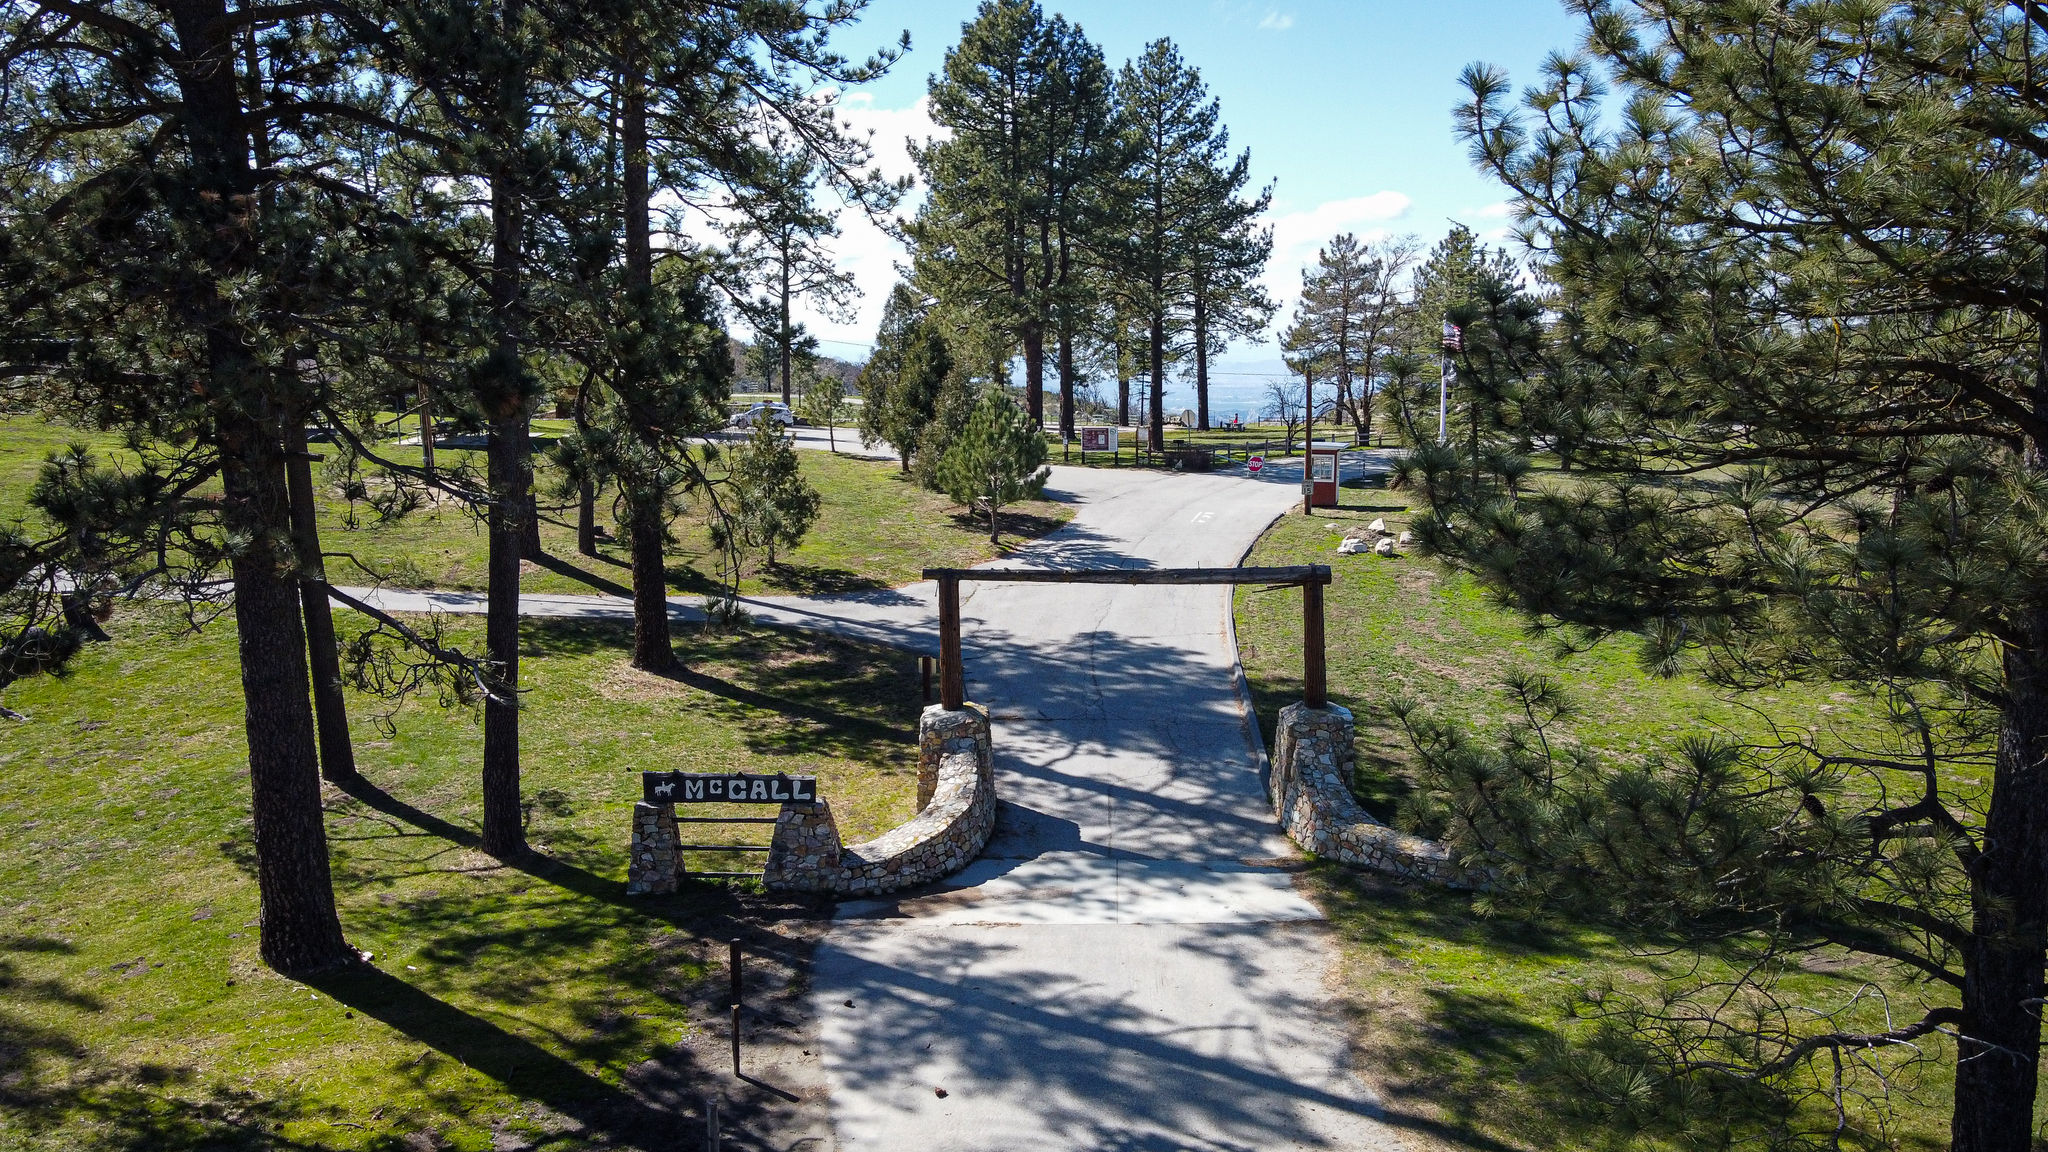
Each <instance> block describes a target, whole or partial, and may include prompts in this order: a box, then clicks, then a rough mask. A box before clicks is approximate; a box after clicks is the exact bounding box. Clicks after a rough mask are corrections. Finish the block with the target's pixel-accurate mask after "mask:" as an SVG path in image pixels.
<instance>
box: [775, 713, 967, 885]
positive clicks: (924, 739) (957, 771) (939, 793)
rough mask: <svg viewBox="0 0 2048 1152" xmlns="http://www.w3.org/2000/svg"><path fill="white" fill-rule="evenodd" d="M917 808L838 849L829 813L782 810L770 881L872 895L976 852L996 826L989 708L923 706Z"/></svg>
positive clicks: (955, 867) (921, 879) (946, 871)
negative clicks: (863, 839)
mask: <svg viewBox="0 0 2048 1152" xmlns="http://www.w3.org/2000/svg"><path fill="white" fill-rule="evenodd" d="M917 800H918V813H917V815H916V817H914V818H913V819H911V821H910V822H909V823H907V824H900V825H898V826H896V827H895V828H892V829H890V830H889V831H887V832H884V833H883V834H882V835H880V836H877V837H875V838H874V839H873V840H869V841H867V842H866V843H862V844H850V845H847V846H845V847H843V848H842V847H840V846H839V843H838V840H839V834H838V830H837V829H836V828H832V829H831V831H830V835H829V842H828V839H827V837H826V833H825V830H824V829H825V827H827V826H829V825H830V822H831V812H830V809H829V808H828V807H827V806H826V805H825V804H824V803H819V804H817V805H806V806H804V807H806V808H821V809H825V811H824V812H823V813H822V817H821V816H820V815H819V814H812V813H798V814H791V812H790V808H785V809H784V810H783V811H784V813H785V815H784V817H783V819H782V820H781V821H778V822H777V824H776V826H775V848H774V850H772V851H770V852H769V854H768V886H769V887H770V888H776V889H783V890H789V891H798V892H832V893H836V894H838V895H842V896H877V895H881V894H882V893H885V892H894V891H896V890H897V889H899V888H908V887H911V886H913V885H916V884H924V883H928V882H930V881H933V880H937V879H939V878H940V877H942V876H949V875H951V874H953V873H955V872H958V871H959V870H960V869H962V868H965V867H966V866H967V865H968V864H969V863H970V862H971V861H973V859H974V858H975V857H976V856H979V855H980V854H981V849H982V846H983V845H985V844H987V843H988V837H989V833H990V832H993V831H994V830H995V825H996V783H995V761H994V757H993V754H992V751H991V749H990V747H989V736H988V713H987V712H986V711H985V710H983V709H981V708H979V707H977V706H975V705H973V704H969V705H968V706H967V707H966V708H964V709H962V710H960V711H958V712H949V711H947V710H946V709H945V708H942V707H940V706H938V705H933V706H932V707H929V708H926V709H925V710H924V715H923V716H922V717H921V718H919V720H918V725H917Z"/></svg>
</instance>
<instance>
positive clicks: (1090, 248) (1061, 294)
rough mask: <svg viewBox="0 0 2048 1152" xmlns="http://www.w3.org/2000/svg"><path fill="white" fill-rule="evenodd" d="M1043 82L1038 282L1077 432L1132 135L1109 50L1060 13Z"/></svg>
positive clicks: (1070, 426) (1063, 430) (1064, 407)
mask: <svg viewBox="0 0 2048 1152" xmlns="http://www.w3.org/2000/svg"><path fill="white" fill-rule="evenodd" d="M1042 51H1043V53H1044V56H1045V59H1046V63H1045V69H1044V73H1045V80H1044V85H1043V87H1042V89H1041V91H1040V92H1039V94H1038V97H1037V103H1038V105H1039V106H1040V109H1041V115H1040V117H1039V124H1040V126H1041V134H1042V137H1043V139H1042V141H1041V142H1040V143H1039V144H1038V145H1037V147H1035V148H1034V149H1033V151H1034V153H1035V154H1037V155H1039V156H1042V157H1044V160H1043V162H1042V163H1043V167H1044V183H1045V211H1044V218H1045V225H1046V226H1045V227H1041V228H1040V229H1039V230H1038V235H1037V249H1038V252H1037V262H1038V265H1039V267H1040V272H1039V275H1038V280H1039V282H1040V283H1041V284H1043V285H1044V289H1045V293H1046V295H1047V296H1048V297H1049V299H1050V302H1051V308H1050V312H1051V323H1052V326H1053V329H1054V333H1055V336H1056V338H1057V341H1058V361H1059V366H1058V367H1059V377H1060V414H1059V427H1060V435H1061V436H1062V437H1065V438H1069V439H1071V438H1072V437H1073V435H1074V390H1075V388H1076V387H1078V386H1079V381H1080V376H1079V369H1078V365H1077V355H1078V350H1077V347H1076V345H1077V343H1078V341H1079V340H1080V339H1081V338H1082V336H1083V334H1084V328H1085V325H1086V319H1085V318H1086V317H1087V315H1088V312H1089V309H1090V307H1091V305H1092V304H1093V301H1094V290H1095V288H1096V286H1097V284H1098V283H1099V280H1098V278H1097V277H1095V276H1092V275H1090V267H1091V265H1093V264H1098V263H1100V262H1101V261H1102V260H1104V259H1105V258H1106V257H1109V256H1110V255H1111V254H1112V253H1113V251H1114V247H1115V244H1114V241H1113V240H1109V237H1110V236H1112V235H1114V232H1115V230H1116V228H1117V224H1118V221H1119V218H1120V215H1121V213H1120V211H1119V208H1120V206H1119V205H1117V204H1116V203H1115V202H1114V200H1113V198H1112V197H1111V195H1110V193H1111V190H1112V189H1113V188H1114V186H1115V185H1114V182H1115V179H1116V178H1117V177H1118V176H1119V175H1121V173H1122V170H1123V168H1124V166H1125V162H1126V157H1125V155H1124V149H1125V146H1126V145H1127V143H1128V136H1127V135H1126V134H1124V133H1121V132H1119V131H1118V130H1117V124H1116V117H1115V114H1114V112H1113V111H1112V108H1111V104H1110V89H1111V77H1110V73H1109V69H1108V67H1107V66H1105V65H1104V63H1103V60H1102V50H1101V49H1100V48H1097V47H1096V46H1095V45H1094V44H1093V43H1091V42H1090V41H1089V40H1088V37H1087V36H1086V35H1084V34H1083V33H1082V31H1081V29H1080V27H1079V26H1078V25H1071V24H1068V23H1067V21H1066V19H1065V18H1064V17H1054V19H1053V21H1052V23H1051V24H1049V25H1048V26H1047V27H1046V30H1045V38H1044V47H1043V49H1042Z"/></svg>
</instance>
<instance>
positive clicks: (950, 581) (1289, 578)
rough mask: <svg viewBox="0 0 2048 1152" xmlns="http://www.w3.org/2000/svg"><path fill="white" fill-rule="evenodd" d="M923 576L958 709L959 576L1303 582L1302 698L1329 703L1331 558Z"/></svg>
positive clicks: (946, 700) (943, 674)
mask: <svg viewBox="0 0 2048 1152" xmlns="http://www.w3.org/2000/svg"><path fill="white" fill-rule="evenodd" d="M924 578H925V579H927V580H936V581H938V585H939V704H940V705H941V706H942V707H944V708H945V709H946V710H947V711H950V712H957V711H959V710H960V709H962V708H964V707H966V706H967V676H966V673H965V671H964V670H963V668H962V666H961V660H960V582H961V581H962V580H979V581H984V582H995V581H1002V582H1004V583H1011V584H1145V585H1151V584H1198V585H1199V584H1264V585H1267V586H1269V587H1276V588H1284V587H1287V586H1289V585H1295V584H1298V585H1300V586H1301V611H1302V620H1301V624H1302V629H1301V631H1302V635H1301V641H1302V670H1301V685H1302V693H1301V696H1302V702H1303V703H1305V704H1307V705H1308V706H1309V707H1311V708H1324V707H1327V706H1328V705H1329V674H1328V665H1327V664H1326V663H1325V656H1324V651H1323V647H1324V645H1323V588H1324V587H1325V586H1326V585H1328V584H1329V583H1330V568H1329V565H1327V564H1291V565H1288V566H1286V567H1276V568H1088V569H1078V570H1072V571H1067V570H1061V569H1052V568H927V569H925V570H924Z"/></svg>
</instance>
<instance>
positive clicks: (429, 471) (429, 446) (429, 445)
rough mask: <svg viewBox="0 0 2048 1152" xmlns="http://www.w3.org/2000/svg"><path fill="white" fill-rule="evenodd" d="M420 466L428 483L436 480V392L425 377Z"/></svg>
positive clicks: (422, 380) (422, 392)
mask: <svg viewBox="0 0 2048 1152" xmlns="http://www.w3.org/2000/svg"><path fill="white" fill-rule="evenodd" d="M423 371H424V369H423ZM420 465H421V469H422V470H423V471H424V472H425V473H426V475H427V482H428V483H430V484H431V483H433V480H434V391H433V385H431V384H429V383H427V378H426V377H425V376H421V377H420Z"/></svg>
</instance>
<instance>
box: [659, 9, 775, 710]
mask: <svg viewBox="0 0 2048 1152" xmlns="http://www.w3.org/2000/svg"><path fill="white" fill-rule="evenodd" d="M623 56H624V59H625V62H626V67H625V74H624V76H623V77H622V78H621V79H622V80H623V83H622V85H621V93H620V96H621V99H620V102H619V104H620V116H619V143H620V147H621V152H622V155H623V157H624V160H625V165H624V169H623V171H622V173H621V175H622V180H621V188H622V191H623V193H624V198H625V204H624V209H625V229H626V237H625V239H626V296H627V299H628V300H631V301H634V302H635V303H636V304H638V305H640V306H642V307H646V306H651V304H652V300H651V297H652V294H653V291H654V238H653V225H652V222H651V220H650V215H651V213H652V211H653V204H652V192H651V184H650V172H649V169H650V166H651V163H652V160H651V157H650V154H649V152H648V139H647V89H646V86H645V82H644V80H643V79H642V76H641V62H640V51H639V44H638V42H637V41H636V40H634V39H633V37H632V36H631V34H630V33H629V35H628V38H627V43H626V46H625V52H624V54H623ZM784 255H785V256H786V255H787V252H786V251H785V253H784ZM788 268H789V264H788V261H787V260H785V261H784V262H783V270H784V273H785V275H784V279H783V282H782V324H781V328H780V329H779V330H778V333H777V340H778V342H779V343H780V344H781V372H782V399H783V401H784V402H785V403H786V402H787V401H788V400H789V362H790V340H789V281H788V278H787V272H788ZM627 365H628V366H627V372H628V373H636V372H640V371H643V370H644V369H643V368H642V365H641V362H640V361H638V360H629V361H628V362H627ZM652 383H653V382H652V381H648V380H643V379H638V378H634V377H632V376H630V375H629V377H628V378H627V379H626V380H624V381H623V390H624V392H625V394H626V395H627V396H637V395H642V394H643V393H644V390H645V389H647V388H649V387H650V386H651V385H652ZM630 407H631V406H630V405H629V408H630ZM639 431H641V430H640V429H635V432H636V433H637V432H639ZM661 513H662V499H661V493H659V492H635V493H630V494H628V498H627V500H626V515H627V516H628V518H629V519H630V521H631V522H630V523H629V524H627V526H626V531H627V535H628V537H629V540H628V544H629V547H630V549H631V551H632V559H633V666H634V667H635V668H640V669H643V670H646V671H649V672H666V671H668V670H669V669H671V668H673V667H675V663H676V656H675V649H674V647H673V646H672V645H671V644H670V642H669V633H668V573H667V571H666V570H665V567H664V556H663V539H662V537H663V529H664V527H665V526H664V525H663V524H662V519H661Z"/></svg>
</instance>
